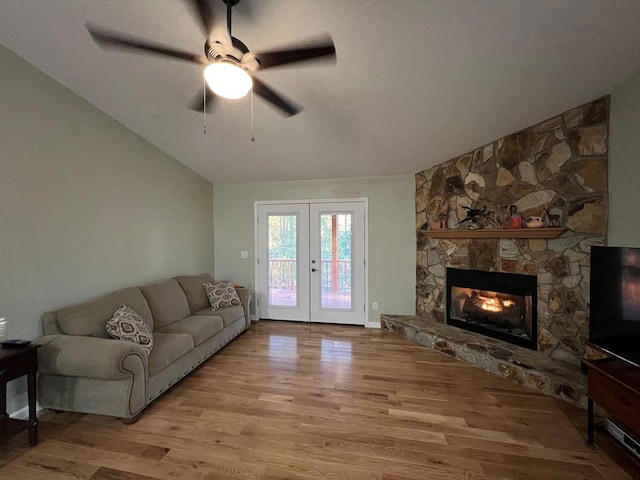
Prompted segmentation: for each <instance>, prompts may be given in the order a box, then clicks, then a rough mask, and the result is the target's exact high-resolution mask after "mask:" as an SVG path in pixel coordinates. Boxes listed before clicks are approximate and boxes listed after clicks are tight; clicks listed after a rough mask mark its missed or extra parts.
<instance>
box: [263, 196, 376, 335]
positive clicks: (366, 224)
mask: <svg viewBox="0 0 640 480" xmlns="http://www.w3.org/2000/svg"><path fill="white" fill-rule="evenodd" d="M352 202H362V203H363V204H364V326H365V327H372V328H380V324H379V323H378V322H373V323H371V322H369V198H368V197H355V198H314V199H296V200H256V201H254V202H253V259H254V260H253V272H254V283H253V285H254V286H255V289H256V292H254V293H255V295H254V298H255V320H259V319H260V305H259V301H260V298H259V296H258V293H257V290H258V287H259V286H260V271H259V269H258V253H259V251H258V248H259V246H260V242H259V234H258V233H259V232H258V206H259V205H277V204H279V205H283V204H287V203H309V204H313V203H352Z"/></svg>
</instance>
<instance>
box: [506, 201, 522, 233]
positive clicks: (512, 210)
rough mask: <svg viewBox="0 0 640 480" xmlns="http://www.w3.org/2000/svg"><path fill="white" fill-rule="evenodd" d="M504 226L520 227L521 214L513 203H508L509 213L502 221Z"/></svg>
mask: <svg viewBox="0 0 640 480" xmlns="http://www.w3.org/2000/svg"><path fill="white" fill-rule="evenodd" d="M504 228H522V215H520V213H519V212H518V207H516V206H515V205H509V215H507V219H506V221H505V222H504Z"/></svg>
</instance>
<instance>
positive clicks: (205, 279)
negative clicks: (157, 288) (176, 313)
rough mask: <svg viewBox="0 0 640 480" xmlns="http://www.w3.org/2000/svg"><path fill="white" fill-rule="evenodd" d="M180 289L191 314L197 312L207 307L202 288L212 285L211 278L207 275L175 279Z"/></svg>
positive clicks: (205, 296)
mask: <svg viewBox="0 0 640 480" xmlns="http://www.w3.org/2000/svg"><path fill="white" fill-rule="evenodd" d="M176 280H177V281H178V283H179V284H180V287H181V288H182V290H183V291H184V294H185V296H186V297H187V302H188V303H189V308H190V309H191V311H192V312H197V311H198V310H202V309H203V308H207V307H208V306H209V299H208V298H207V294H206V293H205V291H204V287H203V286H202V285H203V284H205V283H213V277H212V276H211V275H209V274H208V273H203V274H201V275H182V276H180V277H176Z"/></svg>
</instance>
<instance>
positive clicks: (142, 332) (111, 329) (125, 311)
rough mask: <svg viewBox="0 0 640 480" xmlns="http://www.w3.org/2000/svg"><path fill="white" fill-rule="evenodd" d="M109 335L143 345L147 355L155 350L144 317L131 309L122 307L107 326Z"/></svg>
mask: <svg viewBox="0 0 640 480" xmlns="http://www.w3.org/2000/svg"><path fill="white" fill-rule="evenodd" d="M106 329H107V333H108V334H109V335H111V336H112V337H113V338H115V339H116V340H124V341H125V342H133V343H137V344H138V345H141V346H142V348H144V351H145V353H146V354H147V355H149V353H151V350H152V349H153V335H152V333H151V329H150V328H149V326H148V325H147V324H146V323H144V320H142V317H141V316H140V315H138V314H137V313H136V311H135V310H133V309H132V308H130V307H127V306H126V305H120V307H118V309H117V310H116V311H115V313H114V314H113V317H111V320H109V321H108V322H107V325H106Z"/></svg>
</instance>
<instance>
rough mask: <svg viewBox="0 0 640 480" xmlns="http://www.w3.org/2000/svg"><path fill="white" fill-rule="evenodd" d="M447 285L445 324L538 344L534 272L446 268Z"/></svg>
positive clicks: (532, 346) (523, 343)
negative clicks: (519, 272)
mask: <svg viewBox="0 0 640 480" xmlns="http://www.w3.org/2000/svg"><path fill="white" fill-rule="evenodd" d="M446 285H447V288H446V307H447V308H446V311H447V315H446V319H447V324H449V325H453V326H456V327H459V328H463V329H465V330H469V331H472V332H477V333H481V334H483V335H486V336H489V337H493V338H498V339H500V340H504V341H506V342H509V343H513V344H514V345H520V346H521V347H525V348H530V349H532V350H536V349H537V348H538V343H537V338H538V328H537V282H536V277H535V276H532V275H519V274H515V273H502V272H482V271H478V270H460V269H457V268H447V284H446Z"/></svg>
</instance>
